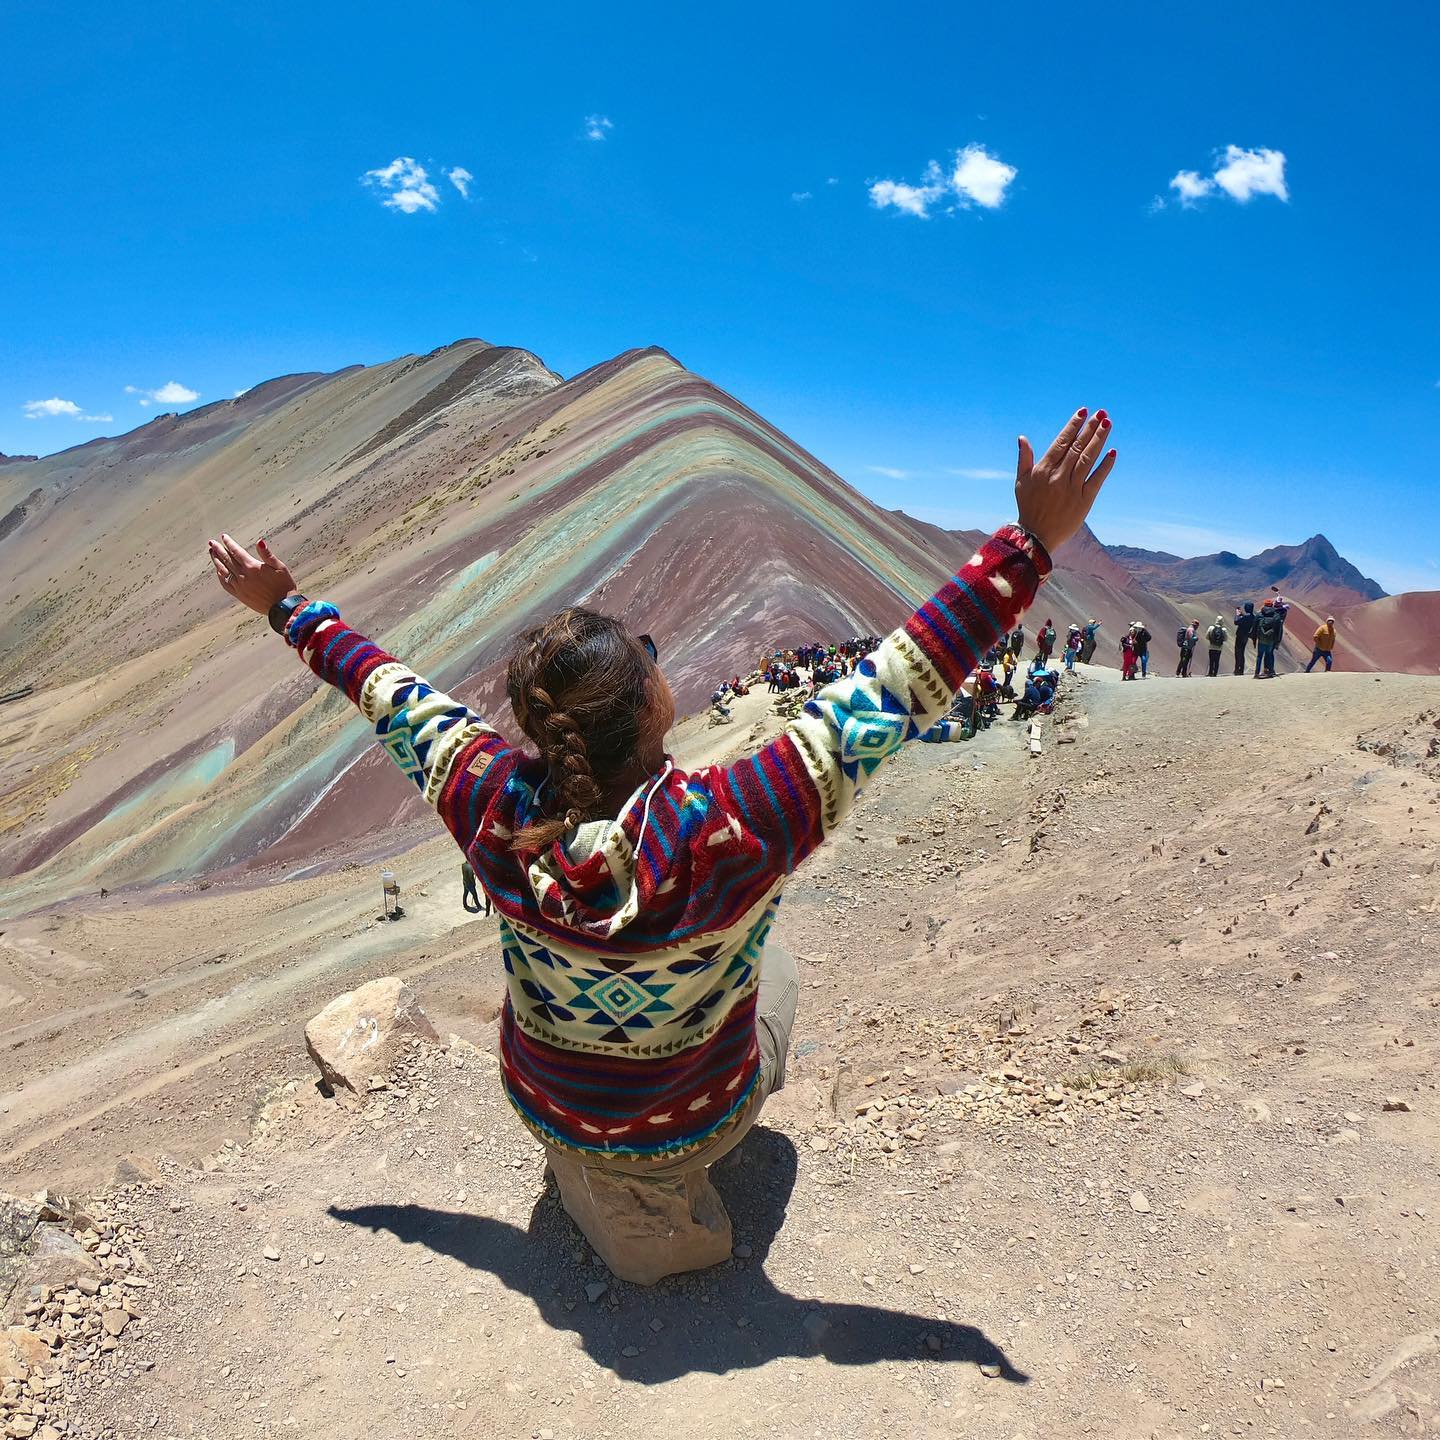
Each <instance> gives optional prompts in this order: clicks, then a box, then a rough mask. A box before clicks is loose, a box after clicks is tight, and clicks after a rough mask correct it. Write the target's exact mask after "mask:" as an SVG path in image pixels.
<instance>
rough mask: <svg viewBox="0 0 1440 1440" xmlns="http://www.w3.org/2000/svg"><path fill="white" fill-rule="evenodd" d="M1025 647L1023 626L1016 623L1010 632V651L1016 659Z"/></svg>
mask: <svg viewBox="0 0 1440 1440" xmlns="http://www.w3.org/2000/svg"><path fill="white" fill-rule="evenodd" d="M1024 648H1025V627H1024V626H1023V625H1017V626H1016V627H1015V628H1014V629H1013V630H1012V631H1011V632H1010V653H1011V654H1012V655H1013V656H1014V657H1015V658H1016V659H1017V660H1018V659H1019V658H1020V652H1021V651H1022V650H1023V649H1024Z"/></svg>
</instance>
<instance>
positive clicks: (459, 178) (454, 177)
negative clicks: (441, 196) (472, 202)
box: [445, 165, 475, 200]
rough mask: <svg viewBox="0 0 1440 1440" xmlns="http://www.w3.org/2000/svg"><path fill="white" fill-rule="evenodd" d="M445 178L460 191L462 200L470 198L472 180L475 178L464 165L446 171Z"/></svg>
mask: <svg viewBox="0 0 1440 1440" xmlns="http://www.w3.org/2000/svg"><path fill="white" fill-rule="evenodd" d="M445 178H446V179H447V180H448V181H449V182H450V183H451V184H452V185H453V186H454V187H455V188H456V189H457V190H458V191H459V192H460V198H461V199H462V200H468V199H469V198H470V182H471V181H472V180H473V179H474V178H475V177H474V176H473V175H472V174H471V173H470V172H469V171H468V170H467V169H466V168H465V167H464V166H463V165H456V166H455V167H454V168H453V169H450V170H447V171H446V172H445Z"/></svg>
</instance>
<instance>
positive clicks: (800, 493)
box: [0, 340, 1440, 904]
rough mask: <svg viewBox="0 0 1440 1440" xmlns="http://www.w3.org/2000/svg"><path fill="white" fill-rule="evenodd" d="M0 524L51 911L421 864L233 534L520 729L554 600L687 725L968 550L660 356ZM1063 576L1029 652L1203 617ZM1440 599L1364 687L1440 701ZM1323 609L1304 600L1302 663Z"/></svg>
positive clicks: (1290, 638) (23, 502)
mask: <svg viewBox="0 0 1440 1440" xmlns="http://www.w3.org/2000/svg"><path fill="white" fill-rule="evenodd" d="M0 516H3V517H5V523H4V524H3V525H0V564H3V566H4V570H5V574H6V578H7V581H8V583H7V584H6V586H5V591H6V593H5V597H4V598H5V600H6V605H5V608H4V609H3V610H0V690H8V689H12V688H13V689H19V688H21V687H23V686H33V687H34V693H33V694H32V695H30V696H28V697H27V698H24V699H21V700H18V701H16V702H14V703H12V704H10V705H7V706H6V707H4V709H3V711H0V876H10V877H14V879H15V880H16V884H15V885H14V886H11V887H9V888H10V889H11V891H12V893H13V894H14V895H15V896H16V898H17V899H18V900H24V901H26V902H27V903H31V904H44V903H51V902H53V901H54V900H56V899H59V898H63V897H64V896H66V895H69V894H73V893H75V891H76V890H77V889H83V888H87V887H89V886H91V885H98V884H104V885H106V886H107V887H108V888H112V889H113V888H115V887H117V886H120V885H125V884H147V883H154V882H157V881H162V880H177V879H186V878H189V877H193V876H198V875H204V874H212V873H219V872H221V871H225V870H231V869H239V870H248V868H249V867H252V866H254V865H258V864H260V863H262V857H263V860H264V862H265V863H278V862H279V861H282V860H290V861H293V862H297V863H305V862H301V861H300V857H302V856H307V857H313V856H315V855H316V854H317V853H322V854H336V853H342V852H346V851H348V850H352V849H353V848H354V847H355V846H356V845H358V844H364V843H371V842H369V841H368V840H367V837H370V836H375V835H390V834H391V833H392V831H393V833H394V835H395V836H396V837H397V838H396V839H395V841H393V842H391V841H389V840H387V841H385V842H384V843H386V844H389V843H395V844H400V843H402V842H403V839H404V836H405V835H406V834H407V833H408V832H407V830H406V827H407V826H408V825H410V824H411V823H412V822H415V821H419V820H420V819H421V818H423V807H422V806H421V803H420V801H419V800H418V799H417V798H416V797H415V795H414V792H413V790H411V789H408V788H407V787H405V786H404V785H403V784H401V783H399V782H394V781H393V776H391V775H390V773H389V770H388V762H387V761H386V760H385V758H384V757H383V756H382V755H379V754H378V753H377V752H376V751H375V750H374V748H373V747H371V746H369V745H368V744H367V743H366V736H365V734H364V727H363V726H357V725H356V724H355V723H354V717H353V714H352V712H351V711H350V709H349V708H348V707H347V706H345V705H344V704H342V703H340V702H339V701H338V700H337V697H335V696H334V695H332V694H330V693H329V692H328V691H325V690H324V689H317V688H316V686H315V684H314V681H313V677H311V676H310V675H309V674H308V673H307V672H305V671H303V670H301V669H300V668H299V667H298V666H297V665H296V663H295V660H294V657H293V655H292V654H291V653H290V652H289V651H287V650H286V649H285V647H284V646H283V645H280V644H279V643H278V642H277V641H276V639H275V637H274V636H273V635H271V634H270V632H269V631H268V629H267V628H266V627H265V625H264V624H263V622H259V621H257V619H256V617H254V616H252V615H249V614H245V613H241V612H239V611H238V610H237V609H236V608H235V607H234V605H233V603H232V602H230V601H229V600H228V599H227V597H225V596H224V595H223V594H222V593H221V592H220V590H219V589H218V587H217V586H216V585H215V583H214V576H213V572H212V570H211V567H210V565H209V561H208V559H207V558H206V556H205V550H204V543H205V540H206V538H207V536H210V535H214V534H217V533H219V532H220V531H221V530H227V531H229V532H230V533H231V534H234V535H236V536H239V537H240V538H242V539H245V540H251V541H253V540H254V539H255V538H257V537H259V536H261V535H263V536H265V537H266V538H267V539H268V540H269V542H270V544H271V545H272V547H273V548H274V550H275V551H276V553H278V554H280V555H282V556H283V557H284V558H285V559H287V560H288V561H289V562H290V563H291V564H292V566H293V568H294V570H295V574H296V577H297V579H298V581H299V583H300V585H301V586H302V587H303V588H304V589H305V591H306V592H307V593H308V594H310V595H312V596H315V597H324V598H328V599H332V600H334V601H335V602H336V603H337V604H339V605H340V606H341V607H342V609H343V611H344V613H345V614H346V616H347V618H348V619H349V620H350V621H351V622H352V623H353V624H354V625H356V627H357V628H359V629H360V630H362V631H363V632H364V633H367V634H369V635H371V636H373V637H374V638H375V639H376V640H377V642H379V643H381V644H383V645H385V646H386V647H387V648H388V649H390V650H392V651H393V652H394V653H395V654H396V655H397V656H400V657H401V658H402V659H404V661H405V662H406V663H407V664H411V665H414V666H415V667H416V668H417V670H418V672H419V673H421V674H424V675H426V676H427V678H429V679H430V680H431V681H432V682H433V683H435V684H437V685H439V686H441V687H443V688H444V689H446V690H448V691H450V692H451V693H453V694H455V695H457V696H459V697H460V698H463V699H464V700H465V701H466V703H468V704H470V705H472V706H473V707H474V708H475V709H477V710H478V711H479V712H480V713H482V714H486V715H488V716H490V717H492V718H493V719H494V720H495V721H496V723H497V724H499V725H500V727H501V728H502V729H508V728H509V720H510V717H509V713H508V705H507V703H506V700H505V692H504V682H503V670H504V663H505V658H506V656H507V654H508V651H509V647H510V645H511V644H512V643H513V639H514V636H515V635H516V634H517V633H518V632H519V631H520V630H522V629H523V628H524V627H525V626H527V625H529V624H531V623H534V622H535V621H536V620H538V619H540V618H542V617H543V616H544V615H546V614H549V613H551V612H553V611H554V610H555V609H557V608H559V607H560V606H562V605H566V604H575V603H583V604H589V605H593V606H595V607H597V608H602V609H605V610H607V611H608V612H610V613H612V614H615V615H617V616H619V617H620V618H622V619H623V620H624V621H625V622H626V623H627V624H629V625H631V626H632V627H633V628H635V629H636V630H637V631H647V632H649V633H650V634H652V635H653V636H654V637H655V639H656V641H657V643H658V644H659V646H660V650H661V657H662V662H663V664H664V665H665V669H666V673H667V676H668V678H669V679H670V681H671V685H672V688H673V689H674V691H675V694H676V696H677V698H678V700H679V703H680V707H681V710H682V713H683V712H685V711H686V710H687V709H688V710H690V711H692V712H693V711H695V710H698V709H700V708H703V706H704V702H705V699H706V697H708V695H709V693H710V691H711V690H712V689H713V687H714V684H715V681H716V680H717V678H720V677H722V676H728V675H732V674H735V673H741V674H745V673H748V672H749V671H750V670H752V669H753V668H755V666H756V664H757V662H758V661H759V660H760V658H761V656H762V655H764V654H768V653H769V651H770V650H771V649H772V648H773V647H774V646H775V645H794V644H799V643H802V642H804V641H808V640H816V639H836V638H841V637H844V636H849V635H856V634H880V633H885V632H886V631H887V630H889V629H891V628H893V627H894V626H896V625H898V624H899V623H901V622H902V621H903V620H904V618H905V617H906V616H907V615H908V614H909V613H910V611H911V609H913V607H914V606H915V605H916V604H918V603H919V602H920V601H922V600H924V599H925V598H926V596H928V595H929V594H930V593H932V592H933V590H934V589H935V587H936V586H937V585H938V584H939V583H940V581H941V580H942V579H943V578H944V577H945V576H946V575H947V574H951V573H953V572H954V571H955V570H957V569H958V568H960V567H961V566H962V565H963V564H964V563H965V561H966V560H967V559H968V558H969V556H970V555H971V554H972V553H973V552H974V549H975V546H976V541H977V538H978V536H979V532H978V531H965V530H960V531H948V530H943V529H941V528H939V527H937V526H934V525H931V524H928V523H927V522H924V521H920V520H916V519H914V518H913V517H910V516H907V515H905V514H903V512H895V511H887V510H884V509H882V508H881V507H879V506H878V505H876V504H875V503H874V502H873V501H872V500H870V499H869V498H867V497H866V496H864V495H863V494H861V493H860V492H859V491H857V490H856V489H855V488H854V487H853V486H851V485H849V484H848V483H847V482H846V481H844V480H843V479H842V478H841V477H840V476H839V475H837V474H836V473H835V472H834V471H833V470H831V469H829V468H828V467H827V466H825V465H824V464H823V463H822V462H821V461H819V460H818V459H816V458H815V457H814V456H812V455H810V454H808V453H807V452H806V451H804V450H803V449H802V448H801V447H800V446H798V445H797V444H795V442H793V441H791V440H790V439H789V438H788V437H786V436H785V435H783V434H782V433H781V432H780V431H778V430H777V429H776V428H775V427H774V426H772V425H770V424H769V423H768V422H767V421H765V420H764V418H763V417H762V416H760V415H759V414H757V413H756V412H755V411H753V410H751V409H750V408H748V407H747V406H746V405H744V404H743V402H741V401H739V400H737V399H736V398H735V397H734V396H732V395H729V394H727V393H726V392H725V391H723V390H721V389H720V388H719V387H718V386H716V385H714V384H712V383H711V382H709V381H707V380H705V379H703V378H702V377H701V376H698V375H695V374H693V373H691V372H690V371H688V370H686V369H685V368H684V367H683V366H682V365H681V364H680V362H679V361H678V360H677V359H675V357H674V356H672V355H670V354H669V353H667V352H666V351H664V350H662V349H660V348H658V347H648V348H643V349H635V350H630V351H626V352H624V353H623V354H621V355H618V356H616V357H614V358H612V359H609V360H605V361H602V362H601V363H599V364H597V365H595V366H592V367H590V368H589V369H588V370H585V371H583V372H581V373H580V374H578V375H575V376H572V377H570V378H569V379H562V378H561V377H560V376H559V375H557V374H556V373H555V372H554V371H552V370H550V369H549V368H548V367H546V366H545V364H544V362H543V361H542V360H540V359H539V358H538V357H537V356H535V355H533V354H532V353H531V352H529V351H526V350H522V349H519V348H517V347H513V346H504V345H491V344H489V343H487V342H485V341H481V340H467V341H460V342H455V343H453V344H451V345H448V346H444V347H441V348H439V349H437V350H434V351H431V352H429V353H428V354H425V355H408V356H401V357H398V358H397V359H395V360H392V361H385V362H381V363H378V364H375V365H369V366H349V367H344V368H342V369H340V370H336V371H332V372H299V373H296V374H294V375H291V376H280V377H276V378H275V379H274V380H271V381H267V382H263V383H261V384H259V385H257V386H255V387H253V388H252V389H251V390H249V391H247V392H245V394H244V395H242V396H239V397H235V398H233V399H230V400H223V401H217V402H212V403H211V404H210V405H207V406H202V407H200V408H199V409H198V410H195V411H189V412H186V413H184V414H181V415H178V416H177V415H162V416H155V417H153V418H151V419H149V420H148V421H147V423H146V424H145V425H142V426H140V427H138V428H137V429H135V430H133V431H131V432H129V433H127V434H125V435H121V436H117V437H112V438H107V439H102V440H96V441H90V442H87V443H86V444H84V445H81V446H77V447H73V448H72V449H70V450H67V451H64V452H61V453H59V454H57V455H53V456H47V457H45V458H43V459H40V460H37V461H33V462H27V463H24V464H20V465H9V466H5V467H3V468H0ZM1055 559H1056V562H1057V563H1056V571H1055V574H1054V576H1053V577H1052V579H1051V581H1050V583H1049V584H1047V585H1046V586H1045V588H1044V589H1043V590H1042V592H1041V595H1040V598H1039V600H1038V602H1037V604H1036V606H1035V608H1034V610H1033V612H1032V614H1031V616H1030V617H1028V618H1027V621H1026V628H1027V630H1028V631H1029V632H1030V633H1033V632H1034V630H1035V629H1036V628H1038V627H1039V626H1040V625H1042V624H1043V623H1044V622H1045V621H1046V620H1053V622H1054V623H1055V625H1056V627H1057V629H1059V630H1060V631H1061V633H1062V634H1063V633H1064V629H1065V627H1066V626H1067V625H1068V624H1069V623H1070V622H1072V621H1083V620H1087V619H1090V618H1094V619H1097V620H1099V621H1100V622H1101V643H1100V647H1099V649H1098V651H1097V654H1096V659H1097V661H1098V662H1100V663H1107V664H1111V665H1113V664H1114V663H1115V660H1116V655H1117V651H1116V644H1117V642H1118V639H1119V635H1120V633H1121V631H1122V630H1123V629H1124V627H1125V626H1126V625H1128V624H1129V623H1130V622H1131V621H1132V620H1134V619H1137V618H1139V619H1143V620H1144V622H1145V623H1146V624H1147V625H1148V626H1149V627H1150V629H1151V630H1152V632H1153V633H1154V634H1155V635H1157V636H1165V635H1168V634H1173V633H1174V632H1175V629H1176V627H1177V626H1179V625H1180V624H1182V623H1186V622H1188V620H1189V619H1191V618H1194V613H1193V612H1194V610H1195V602H1194V599H1193V597H1191V596H1187V595H1182V594H1180V593H1178V592H1172V591H1169V590H1167V589H1165V588H1163V587H1162V586H1159V585H1151V584H1148V583H1146V582H1145V581H1143V580H1141V579H1140V578H1138V577H1137V576H1136V575H1135V574H1134V573H1133V572H1132V571H1131V570H1130V569H1129V568H1128V567H1127V566H1125V565H1123V564H1121V563H1120V561H1119V560H1117V559H1116V557H1115V556H1114V555H1113V554H1111V553H1110V552H1109V550H1108V549H1107V548H1106V547H1105V546H1103V545H1101V543H1100V542H1099V541H1098V540H1097V539H1096V537H1095V536H1094V534H1093V533H1092V532H1091V531H1089V530H1088V528H1087V529H1085V530H1082V531H1081V532H1080V534H1078V535H1077V536H1076V537H1075V538H1074V539H1073V540H1072V541H1070V542H1069V543H1068V544H1067V545H1065V546H1063V547H1061V549H1060V551H1059V552H1058V554H1057V555H1056V557H1055ZM1432 599H1440V597H1430V596H1427V595H1423V594H1422V595H1419V596H1416V597H1410V598H1408V599H1407V600H1406V601H1405V603H1403V604H1402V603H1399V602H1396V601H1391V600H1385V601H1379V602H1374V603H1373V604H1360V605H1355V606H1351V607H1349V608H1347V609H1345V610H1344V611H1343V612H1341V613H1342V624H1341V636H1342V646H1343V647H1344V650H1343V653H1344V663H1345V665H1346V666H1347V668H1353V669H1378V668H1382V665H1383V666H1384V667H1385V668H1401V669H1410V670H1416V671H1419V672H1421V673H1432V672H1433V669H1434V661H1433V659H1432V657H1431V656H1430V654H1429V651H1428V650H1427V649H1426V647H1425V645H1424V644H1423V643H1422V644H1420V645H1418V646H1417V645H1416V643H1415V641H1414V636H1415V635H1417V634H1418V635H1420V636H1422V637H1424V636H1427V635H1429V634H1430V633H1432V632H1433V631H1434V630H1435V628H1436V627H1434V626H1433V625H1430V623H1429V620H1428V618H1427V617H1428V616H1429V615H1430V613H1431V602H1432ZM1206 603H1207V604H1208V603H1209V602H1208V601H1207V602H1206ZM1321 603H1323V602H1322V601H1320V600H1318V599H1317V598H1316V597H1315V596H1314V595H1310V596H1308V597H1307V596H1297V599H1296V604H1297V610H1296V614H1295V618H1294V621H1293V623H1292V625H1291V626H1290V627H1289V630H1288V631H1287V639H1286V643H1287V645H1289V646H1290V647H1291V654H1292V660H1293V659H1296V658H1299V657H1300V655H1301V653H1302V651H1303V653H1305V654H1308V646H1306V644H1305V642H1306V640H1307V638H1308V631H1307V629H1306V627H1307V625H1309V624H1310V623H1311V620H1312V610H1311V609H1307V608H1306V607H1307V606H1313V605H1315V604H1321ZM1377 607H1378V608H1377ZM1321 613H1322V614H1323V610H1322V612H1321ZM37 747H38V748H37ZM392 782H393V783H392Z"/></svg>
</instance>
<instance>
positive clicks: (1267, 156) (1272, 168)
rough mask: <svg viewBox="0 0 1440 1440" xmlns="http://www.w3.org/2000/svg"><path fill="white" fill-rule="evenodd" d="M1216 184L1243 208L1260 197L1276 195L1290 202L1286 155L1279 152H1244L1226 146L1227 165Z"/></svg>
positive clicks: (1220, 172) (1218, 171) (1216, 179)
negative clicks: (1248, 201)
mask: <svg viewBox="0 0 1440 1440" xmlns="http://www.w3.org/2000/svg"><path fill="white" fill-rule="evenodd" d="M1215 183H1216V184H1217V185H1218V186H1219V187H1220V188H1221V189H1222V190H1223V191H1224V192H1225V193H1226V194H1227V195H1228V196H1229V197H1230V198H1231V199H1232V200H1238V201H1240V203H1241V204H1242V205H1243V204H1244V203H1245V201H1247V200H1250V199H1253V198H1254V197H1255V196H1256V195H1273V196H1274V197H1275V198H1276V199H1277V200H1289V198H1290V191H1289V190H1288V189H1287V188H1286V185H1285V156H1284V153H1283V152H1282V151H1279V150H1263V149H1262V150H1242V149H1241V148H1240V147H1239V146H1238V145H1227V146H1226V147H1225V163H1224V164H1223V165H1222V166H1221V167H1220V168H1219V169H1218V170H1217V171H1216V172H1215Z"/></svg>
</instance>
